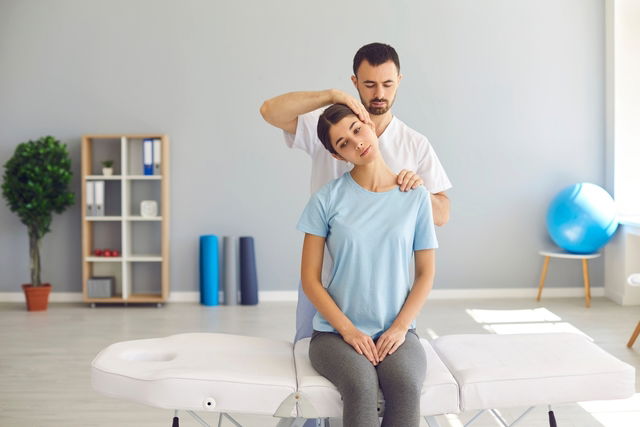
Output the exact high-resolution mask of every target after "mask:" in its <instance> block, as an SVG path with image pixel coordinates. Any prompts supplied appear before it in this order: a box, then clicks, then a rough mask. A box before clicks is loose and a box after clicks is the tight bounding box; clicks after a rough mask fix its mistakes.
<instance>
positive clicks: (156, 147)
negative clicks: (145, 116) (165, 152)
mask: <svg viewBox="0 0 640 427" xmlns="http://www.w3.org/2000/svg"><path fill="white" fill-rule="evenodd" d="M161 147H162V145H160V139H158V138H156V139H154V140H153V174H154V175H161V174H162V173H161V169H160V166H161V164H160V158H161V152H160V150H161Z"/></svg>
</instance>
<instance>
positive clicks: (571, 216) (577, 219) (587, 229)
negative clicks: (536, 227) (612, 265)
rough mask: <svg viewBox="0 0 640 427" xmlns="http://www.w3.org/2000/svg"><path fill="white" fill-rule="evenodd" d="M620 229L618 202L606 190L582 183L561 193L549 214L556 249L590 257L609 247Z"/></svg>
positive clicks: (549, 225)
mask: <svg viewBox="0 0 640 427" xmlns="http://www.w3.org/2000/svg"><path fill="white" fill-rule="evenodd" d="M617 228H618V218H617V213H616V207H615V202H614V201H613V199H612V198H611V196H610V195H609V193H607V192H606V191H605V190H604V189H603V188H601V187H599V186H597V185H595V184H590V183H588V182H582V183H579V184H574V185H570V186H569V187H567V188H564V189H563V190H562V191H560V192H559V193H558V195H557V196H556V197H554V199H553V200H552V201H551V204H550V205H549V210H548V211H547V230H548V231H549V235H550V236H551V239H552V240H553V241H554V242H555V244H556V245H558V246H559V247H561V248H562V249H565V250H567V251H569V252H573V253H577V254H589V253H593V252H596V251H597V250H598V249H600V248H601V247H603V246H604V245H606V244H607V242H608V241H609V240H610V239H611V238H612V237H613V234H614V233H615V232H616V229H617Z"/></svg>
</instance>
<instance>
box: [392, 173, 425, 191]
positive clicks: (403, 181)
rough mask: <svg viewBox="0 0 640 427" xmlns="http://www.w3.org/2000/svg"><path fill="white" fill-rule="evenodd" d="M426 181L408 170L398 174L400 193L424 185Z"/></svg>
mask: <svg viewBox="0 0 640 427" xmlns="http://www.w3.org/2000/svg"><path fill="white" fill-rule="evenodd" d="M423 184H424V181H423V180H422V178H420V175H418V174H417V173H415V172H414V171H410V170H408V169H402V170H401V171H400V173H399V174H398V185H399V186H400V191H409V190H413V189H415V188H418V187H419V186H421V185H423Z"/></svg>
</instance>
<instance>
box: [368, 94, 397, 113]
mask: <svg viewBox="0 0 640 427" xmlns="http://www.w3.org/2000/svg"><path fill="white" fill-rule="evenodd" d="M395 100H396V98H395V97H394V98H393V99H392V100H391V102H389V101H388V100H387V99H384V98H373V99H372V100H371V101H369V102H368V103H365V101H364V99H362V97H360V102H362V104H363V105H364V106H365V108H366V109H367V111H368V112H369V114H373V115H374V116H381V115H383V114H384V113H386V112H387V111H389V110H390V109H391V107H392V106H393V103H394V101H395ZM373 102H385V103H386V105H385V106H384V107H373V106H372V105H371V103H373Z"/></svg>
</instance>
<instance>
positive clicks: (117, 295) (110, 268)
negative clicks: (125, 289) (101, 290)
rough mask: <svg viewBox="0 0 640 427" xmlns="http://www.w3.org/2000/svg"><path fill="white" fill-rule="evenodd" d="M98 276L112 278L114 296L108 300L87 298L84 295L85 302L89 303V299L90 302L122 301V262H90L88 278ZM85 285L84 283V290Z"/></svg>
mask: <svg viewBox="0 0 640 427" xmlns="http://www.w3.org/2000/svg"><path fill="white" fill-rule="evenodd" d="M98 276H113V277H114V280H115V283H114V295H113V296H112V297H110V298H89V297H88V295H87V294H85V300H86V301H88V302H89V299H90V300H91V301H92V302H112V300H117V299H122V298H123V295H122V262H103V261H97V262H91V263H89V277H88V279H90V278H92V277H98ZM86 286H87V284H86V283H85V289H86Z"/></svg>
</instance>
